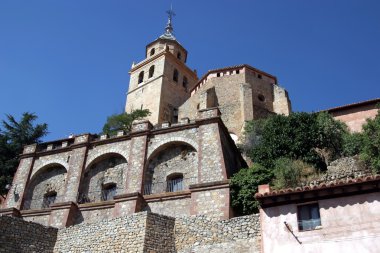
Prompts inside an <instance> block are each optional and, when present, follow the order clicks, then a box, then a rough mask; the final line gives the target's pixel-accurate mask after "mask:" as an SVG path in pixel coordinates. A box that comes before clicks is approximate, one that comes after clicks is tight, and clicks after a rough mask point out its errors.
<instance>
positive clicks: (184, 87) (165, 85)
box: [125, 10, 198, 124]
mask: <svg viewBox="0 0 380 253" xmlns="http://www.w3.org/2000/svg"><path fill="white" fill-rule="evenodd" d="M167 13H168V22H167V24H166V27H165V33H164V34H162V35H161V36H160V37H159V38H157V39H156V40H155V41H153V42H151V43H149V44H148V45H147V46H146V50H145V59H144V60H143V61H141V62H139V63H137V64H133V65H132V68H131V70H130V71H129V74H130V81H129V88H128V93H127V102H126V106H125V111H126V112H127V113H129V112H131V111H132V110H136V109H149V111H150V112H151V113H152V114H151V115H150V116H149V117H148V118H147V119H148V120H149V121H150V122H151V123H152V124H160V123H162V122H165V121H169V122H172V123H175V122H177V121H178V107H179V106H180V105H182V104H183V103H184V102H185V101H186V100H187V99H188V98H189V97H190V90H191V88H193V86H194V85H195V84H196V82H197V81H198V77H197V74H196V73H195V72H194V71H192V70H191V69H190V68H189V67H187V65H186V59H187V51H186V49H185V48H184V47H183V46H182V45H181V44H180V43H179V42H178V41H177V40H176V38H175V37H174V33H173V25H172V19H173V16H174V15H175V14H174V12H173V10H169V11H168V12H167Z"/></svg>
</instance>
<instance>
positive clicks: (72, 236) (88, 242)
mask: <svg viewBox="0 0 380 253" xmlns="http://www.w3.org/2000/svg"><path fill="white" fill-rule="evenodd" d="M146 219H147V213H146V212H142V213H136V214H133V215H131V216H124V217H120V218H116V219H112V220H103V221H100V222H97V223H92V224H80V225H76V226H72V227H68V228H64V229H61V230H59V231H58V235H57V243H56V244H55V247H54V252H93V253H95V252H121V251H122V250H123V251H124V252H136V253H137V252H144V251H143V249H144V239H145V230H146Z"/></svg>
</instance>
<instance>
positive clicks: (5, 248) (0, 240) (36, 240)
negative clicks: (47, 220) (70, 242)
mask: <svg viewBox="0 0 380 253" xmlns="http://www.w3.org/2000/svg"><path fill="white" fill-rule="evenodd" d="M57 231H58V229H56V228H51V227H45V226H43V225H40V224H36V223H32V222H27V221H23V220H22V219H18V218H13V217H8V216H0V252H1V253H9V252H17V253H18V252H25V253H29V252H30V253H32V252H41V253H50V252H53V249H54V244H55V242H56V240H57Z"/></svg>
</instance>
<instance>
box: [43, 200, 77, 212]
mask: <svg viewBox="0 0 380 253" xmlns="http://www.w3.org/2000/svg"><path fill="white" fill-rule="evenodd" d="M71 207H78V206H77V204H76V203H75V202H72V201H67V202H61V203H54V204H52V205H51V206H50V209H51V210H60V209H68V208H71Z"/></svg>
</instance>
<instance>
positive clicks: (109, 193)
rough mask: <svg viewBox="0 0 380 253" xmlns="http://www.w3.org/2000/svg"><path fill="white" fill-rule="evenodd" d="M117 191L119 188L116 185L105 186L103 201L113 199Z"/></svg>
mask: <svg viewBox="0 0 380 253" xmlns="http://www.w3.org/2000/svg"><path fill="white" fill-rule="evenodd" d="M116 189H117V188H116V184H115V183H110V184H106V185H103V188H102V196H101V200H102V201H106V200H111V199H113V197H114V196H115V195H116Z"/></svg>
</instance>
